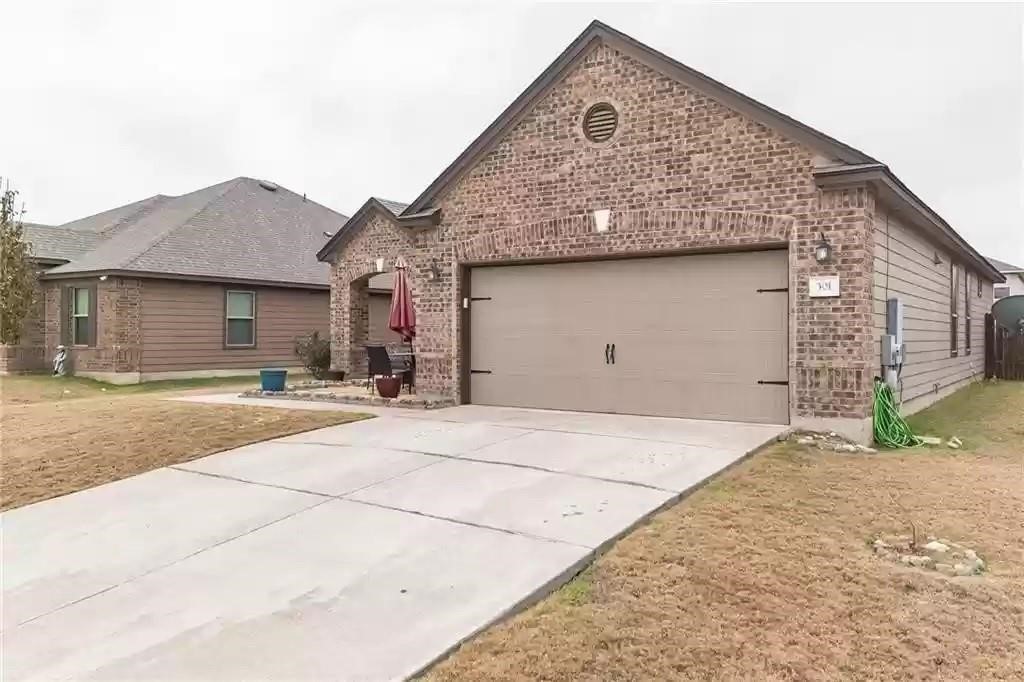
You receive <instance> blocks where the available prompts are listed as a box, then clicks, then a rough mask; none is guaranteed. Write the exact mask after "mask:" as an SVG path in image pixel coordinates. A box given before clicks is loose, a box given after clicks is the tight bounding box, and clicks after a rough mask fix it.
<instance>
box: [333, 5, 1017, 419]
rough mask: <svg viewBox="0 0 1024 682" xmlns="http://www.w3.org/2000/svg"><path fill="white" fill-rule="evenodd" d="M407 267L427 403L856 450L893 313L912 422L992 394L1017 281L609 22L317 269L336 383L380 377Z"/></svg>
mask: <svg viewBox="0 0 1024 682" xmlns="http://www.w3.org/2000/svg"><path fill="white" fill-rule="evenodd" d="M823 240H824V241H825V242H827V244H828V245H829V247H830V249H831V255H830V257H828V258H827V259H824V260H823V261H821V262H819V260H818V259H817V258H816V256H815V251H816V248H817V247H819V246H821V245H822V241H823ZM400 256H401V257H402V258H404V259H405V261H406V262H407V263H408V264H409V277H410V282H411V286H412V289H413V292H412V295H413V299H414V303H415V306H416V313H417V318H418V334H417V338H416V353H417V379H416V381H417V386H418V388H419V390H421V391H427V392H432V393H439V394H444V395H448V396H452V397H454V398H456V399H457V400H458V401H460V402H464V403H465V402H475V403H483V404H493V405H512V406H527V407H543V408H562V409H575V410H589V411H599V412H622V413H634V414H653V415H667V416H680V417H697V418H708V419H726V420H736V421H762V422H774V423H790V424H793V425H794V426H806V427H813V428H832V429H836V430H841V431H842V432H844V433H846V434H848V435H850V436H852V437H855V438H859V439H864V438H866V437H867V435H868V434H869V433H870V419H869V418H870V414H871V395H872V382H873V377H874V376H876V375H878V374H879V372H880V367H879V364H880V360H879V336H880V334H881V333H882V332H883V331H884V329H885V305H886V303H885V302H886V299H888V298H890V297H900V298H901V300H903V302H904V305H905V320H906V322H905V325H906V336H905V341H906V344H907V348H908V351H907V360H906V362H905V365H904V368H903V374H902V379H903V399H904V406H905V408H906V409H907V410H908V411H912V410H915V409H919V408H920V407H922V406H924V405H926V404H928V403H929V402H931V401H933V400H935V399H937V398H938V397H939V396H941V395H944V394H946V393H948V392H950V391H952V390H954V389H956V388H958V387H960V386H962V385H964V384H965V383H967V382H969V381H971V380H973V379H975V378H977V377H979V376H980V375H981V373H982V371H983V365H984V362H983V357H982V355H983V342H982V327H981V324H980V320H981V318H982V316H983V313H984V311H985V310H986V309H987V307H988V306H989V305H990V304H991V300H992V284H993V282H997V281H1001V280H1002V278H1001V276H1000V275H999V273H998V272H996V271H995V270H994V269H993V268H992V266H991V265H990V264H989V263H988V262H987V261H986V260H985V259H984V258H982V257H981V256H980V255H979V254H978V253H977V252H976V251H975V250H974V249H973V248H971V247H970V245H969V244H967V243H966V242H965V241H964V240H963V238H961V237H960V236H959V235H958V234H957V233H956V232H955V231H954V230H953V228H952V227H950V226H949V225H948V224H947V223H946V222H945V221H944V220H943V219H942V218H941V217H940V216H938V215H937V214H936V213H935V212H934V211H933V210H931V209H930V208H929V207H928V206H927V205H925V204H924V202H922V201H921V200H920V199H919V198H918V197H916V196H915V195H914V194H913V193H912V192H911V191H910V190H909V189H907V188H906V187H905V186H904V185H903V184H902V183H901V182H900V181H899V180H898V179H897V178H896V177H895V176H894V175H893V174H892V172H891V171H890V170H889V169H888V168H887V167H886V166H885V165H883V164H882V163H881V162H879V161H877V160H875V159H873V158H871V157H870V156H868V155H866V154H864V153H863V152H860V151H858V150H856V149H853V148H851V147H849V146H847V145H845V144H843V143H841V142H839V141H837V140H835V139H833V138H831V137H828V136H827V135H824V134H822V133H820V132H818V131H816V130H813V129H811V128H809V127H808V126H805V125H803V124H801V123H799V122H798V121H796V120H794V119H792V118H789V117H787V116H785V115H784V114H781V113H779V112H777V111H775V110H773V109H770V108H769V107H767V106H765V105H763V104H760V103H758V102H756V101H754V100H752V99H750V98H749V97H746V96H744V95H742V94H740V93H738V92H736V91H734V90H732V89H730V88H728V87H727V86H725V85H723V84H721V83H718V82H717V81H714V80H712V79H710V78H708V77H707V76H705V75H703V74H700V73H698V72H696V71H694V70H692V69H689V68H688V67H686V66H684V65H682V64H680V63H678V62H676V61H674V60H672V59H671V58H669V57H667V56H665V55H663V54H661V53H659V52H656V51H655V50H653V49H651V48H649V47H647V46H645V45H643V44H641V43H639V42H637V41H635V40H633V39H632V38H630V37H628V36H626V35H623V34H622V33H620V32H618V31H616V30H614V29H612V28H610V27H608V26H606V25H604V24H601V23H600V22H594V23H592V24H591V25H590V26H588V27H587V28H586V30H584V32H583V33H582V34H581V35H580V36H579V37H578V38H576V40H575V41H573V43H572V44H571V45H569V47H568V48H567V49H566V50H565V51H564V52H563V53H562V54H561V55H560V56H559V57H558V58H557V59H556V60H555V61H554V62H553V63H552V64H551V65H550V66H549V67H548V68H547V70H545V71H544V72H543V73H542V74H541V75H540V76H539V77H538V78H537V79H536V80H535V81H534V82H533V83H532V84H531V85H530V86H529V87H528V88H527V89H526V91H524V92H523V93H522V94H521V95H520V96H519V97H518V98H517V99H516V100H515V101H514V102H513V103H512V104H511V105H510V106H509V107H508V108H507V109H506V110H505V111H504V112H503V113H502V114H501V116H499V117H498V119H497V120H495V121H494V122H493V123H492V124H491V125H490V126H489V127H488V128H487V129H486V130H485V131H484V132H483V133H482V134H481V135H480V136H479V137H478V138H477V139H476V140H475V141H474V142H473V143H472V144H471V145H470V146H469V147H468V148H467V149H466V150H465V151H463V152H462V154H461V155H460V156H459V157H458V158H457V159H456V160H455V161H454V162H453V163H452V164H451V165H450V166H449V167H448V168H447V169H446V170H445V171H444V172H443V173H442V174H441V175H440V176H439V177H438V178H437V179H436V180H435V181H434V182H433V183H431V185H430V186H429V187H427V188H426V190H424V191H423V193H422V194H420V196H419V197H417V198H416V199H415V200H414V201H413V202H412V203H411V204H409V205H408V206H407V207H405V208H403V209H402V210H401V211H400V212H398V213H397V214H396V213H395V212H394V211H392V210H389V208H388V206H385V205H383V204H382V203H381V202H379V201H377V200H373V199H371V200H370V201H368V202H367V203H366V204H365V205H364V206H363V207H362V208H361V209H360V210H359V211H358V212H357V213H356V214H355V215H354V216H353V217H352V218H351V219H350V220H349V221H348V222H347V223H346V224H345V225H344V227H343V228H342V229H341V230H339V231H338V233H337V234H336V235H335V236H334V237H333V238H332V239H331V240H330V241H329V242H328V243H327V244H326V245H325V246H324V248H323V249H321V250H320V252H319V254H318V257H319V258H320V259H321V260H324V261H326V262H329V263H330V264H331V336H332V342H333V347H332V353H333V358H332V360H333V364H334V365H335V367H336V368H339V369H346V370H349V371H351V372H355V373H358V372H359V370H360V369H361V368H362V367H364V363H363V356H362V353H363V352H364V351H363V349H362V344H363V343H364V342H365V340H366V337H367V328H368V322H367V319H368V313H367V309H368V303H367V296H368V294H367V284H366V283H367V280H368V279H369V277H371V276H373V275H375V274H376V273H378V272H380V271H381V270H385V271H386V270H390V269H391V268H392V266H393V264H394V262H395V261H396V259H397V258H398V257H400ZM835 277H838V281H836V280H834V279H831V278H835ZM812 278H815V279H812ZM812 285H813V286H814V287H816V289H815V292H814V293H815V294H816V295H812V292H811V287H812ZM837 287H838V291H836V288H837ZM818 294H820V295H818ZM972 319H973V320H974V321H975V322H974V324H973V325H972V324H971V322H970V321H971V320H972Z"/></svg>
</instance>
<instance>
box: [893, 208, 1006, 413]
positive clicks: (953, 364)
mask: <svg viewBox="0 0 1024 682" xmlns="http://www.w3.org/2000/svg"><path fill="white" fill-rule="evenodd" d="M887 218H888V225H887V224H886V222H887ZM936 251H937V252H938V254H939V257H940V259H941V261H942V262H941V263H939V264H936V263H935V262H934V258H935V253H936ZM951 256H952V254H951V253H950V252H949V251H946V250H945V249H942V248H941V247H936V246H935V245H933V244H931V243H930V242H929V241H928V240H927V239H926V238H925V237H924V236H923V235H922V234H921V233H920V232H919V231H918V230H916V229H914V228H912V227H910V226H908V225H907V224H906V223H905V222H903V221H901V220H900V219H899V218H898V217H896V216H893V215H887V214H886V213H885V212H884V211H882V210H879V211H878V212H877V214H876V218H875V259H874V260H875V276H874V326H875V330H876V332H877V333H878V334H879V335H881V334H883V333H885V301H886V299H887V298H893V297H899V298H900V299H902V300H903V305H904V309H903V316H904V320H903V329H904V338H903V340H904V342H905V343H906V346H907V355H906V362H905V364H904V366H903V373H902V377H901V378H902V380H903V396H902V397H903V401H904V403H908V402H910V401H913V400H915V399H917V398H924V397H927V396H929V395H937V394H938V393H941V392H945V391H946V390H947V389H949V388H950V387H953V386H955V385H957V384H961V383H963V382H965V381H968V380H970V379H973V378H976V377H978V376H981V375H982V373H983V372H984V367H985V333H984V328H983V322H984V318H985V313H986V312H988V310H989V309H990V308H991V303H992V283H991V282H989V281H985V282H983V286H982V294H981V297H979V296H978V295H977V281H978V279H977V278H978V273H977V271H974V270H971V269H970V268H969V267H968V268H967V269H966V270H965V269H964V263H963V262H962V261H955V262H956V264H957V266H958V267H959V268H960V276H959V280H960V281H959V287H958V291H957V294H956V302H957V313H958V315H959V322H958V328H957V349H958V354H957V355H956V356H955V357H954V356H952V355H951V352H950V350H951V349H950V300H949V296H950V285H951V282H950V266H949V264H950V258H951ZM965 287H969V288H970V290H969V292H968V294H969V296H968V300H969V302H970V305H971V352H970V354H968V353H967V350H966V348H967V344H966V329H967V322H966V315H965V308H964V303H965V302H964V293H965Z"/></svg>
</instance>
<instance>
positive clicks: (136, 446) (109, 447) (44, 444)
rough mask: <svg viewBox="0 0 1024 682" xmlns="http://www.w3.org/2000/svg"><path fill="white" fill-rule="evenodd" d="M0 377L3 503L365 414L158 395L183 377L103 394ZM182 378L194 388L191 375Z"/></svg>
mask: <svg viewBox="0 0 1024 682" xmlns="http://www.w3.org/2000/svg"><path fill="white" fill-rule="evenodd" d="M43 379H48V377H44V378H43ZM2 381H3V385H2V389H3V391H4V394H3V398H4V402H3V405H2V414H0V431H2V433H0V453H2V455H0V468H2V470H0V509H10V508H13V507H20V506H23V505H26V504H30V503H32V502H38V501H40V500H45V499H48V498H51V497H57V496H59V495H65V494H67V493H71V492H74V491H76V490H82V489H84V488H90V487H92V486H96V485H100V484H101V483H108V482H110V481H114V480H117V479H121V478H125V477H127V476H133V475H135V474H138V473H142V472H144V471H149V470H150V469H156V468H158V467H162V466H167V465H169V464H176V463H180V462H186V461H188V460H191V459H195V458H197V457H202V456H204V455H208V454H211V453H214V452H218V451H220V450H225V449H228V448H232V447H237V446H240V445H246V444H248V443H254V442H257V441H261V440H266V439H268V438H275V437H278V436H284V435H288V434H291V433H298V432H300V431H308V430H310V429H315V428H320V427H323V426H330V425H333V424H342V423H345V422H349V421H353V420H355V419H362V418H364V415H357V414H353V413H347V412H333V411H332V412H314V411H307V410H282V409H278V408H270V407H243V406H222V405H200V404H193V403H180V402H169V401H166V400H162V398H166V397H168V395H170V394H169V393H168V391H167V389H168V388H180V387H181V384H180V383H179V382H175V383H173V384H171V385H169V386H163V387H159V386H157V387H154V386H149V387H148V388H146V389H145V390H136V391H126V392H124V393H121V392H119V391H118V390H116V389H115V390H111V391H109V392H103V391H100V390H99V389H101V388H103V385H99V386H98V387H96V386H92V385H91V384H94V383H96V382H89V383H87V384H82V383H81V380H74V379H72V380H53V381H55V382H57V383H56V384H55V383H47V382H46V381H41V380H40V378H39V377H4V378H3V380H2ZM65 382H66V383H65ZM250 382H251V380H250ZM161 383H162V382H161ZM209 383H211V382H207V384H206V385H209ZM212 383H213V385H215V386H221V387H223V386H224V385H225V382H223V381H221V382H212ZM58 384H59V385H58ZM187 385H188V386H189V387H196V386H197V382H189V383H188V384H187ZM198 385H200V386H202V385H204V384H202V383H200V384H198ZM64 387H66V388H64ZM8 390H10V393H8ZM64 390H73V391H74V392H73V393H72V394H71V395H73V396H77V397H73V398H61V399H59V400H53V399H52V395H59V396H65V395H68V394H64V393H63V391H64ZM8 395H12V398H13V396H14V395H16V396H17V397H18V402H17V403H14V404H10V403H8V402H7V400H6V398H7V396H8ZM97 396H99V397H97ZM48 398H49V399H48Z"/></svg>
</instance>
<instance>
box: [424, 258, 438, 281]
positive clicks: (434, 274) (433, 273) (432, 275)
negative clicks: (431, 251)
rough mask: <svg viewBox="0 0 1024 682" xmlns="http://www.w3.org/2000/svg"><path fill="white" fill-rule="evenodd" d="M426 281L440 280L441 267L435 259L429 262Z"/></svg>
mask: <svg viewBox="0 0 1024 682" xmlns="http://www.w3.org/2000/svg"><path fill="white" fill-rule="evenodd" d="M427 279H441V266H440V265H439V264H438V262H437V259H433V260H431V261H430V272H429V273H428V274H427Z"/></svg>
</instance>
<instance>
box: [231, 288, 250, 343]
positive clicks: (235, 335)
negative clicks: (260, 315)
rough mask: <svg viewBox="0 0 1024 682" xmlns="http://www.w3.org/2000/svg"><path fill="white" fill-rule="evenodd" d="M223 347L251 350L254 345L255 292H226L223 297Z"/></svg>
mask: <svg viewBox="0 0 1024 682" xmlns="http://www.w3.org/2000/svg"><path fill="white" fill-rule="evenodd" d="M224 303H225V306H224V308H225V325H224V327H225V329H224V345H226V346H230V347H232V348H237V347H243V348H253V347H255V345H256V292H255V291H228V292H226V294H225V297H224Z"/></svg>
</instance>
